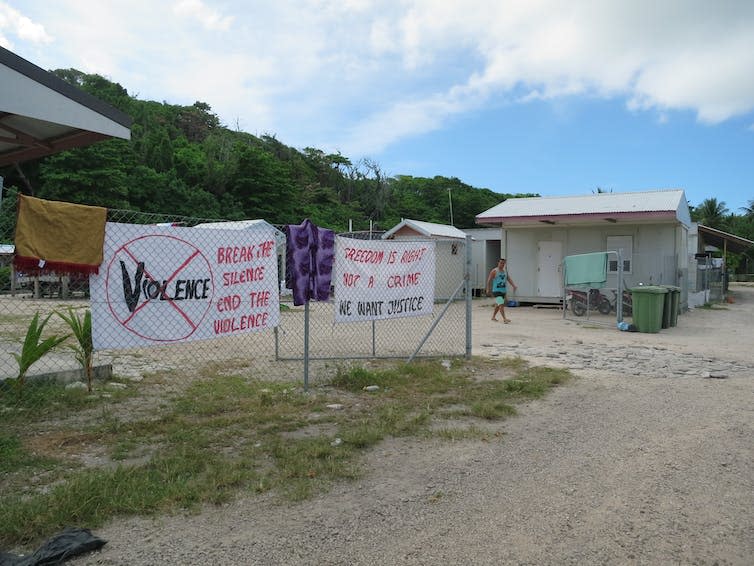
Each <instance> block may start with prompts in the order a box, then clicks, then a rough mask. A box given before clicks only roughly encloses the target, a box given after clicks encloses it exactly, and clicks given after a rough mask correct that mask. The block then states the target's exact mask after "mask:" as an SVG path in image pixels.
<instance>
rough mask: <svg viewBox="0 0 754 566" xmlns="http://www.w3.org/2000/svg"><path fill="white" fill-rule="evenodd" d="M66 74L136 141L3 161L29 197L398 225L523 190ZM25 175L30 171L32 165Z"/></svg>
mask: <svg viewBox="0 0 754 566" xmlns="http://www.w3.org/2000/svg"><path fill="white" fill-rule="evenodd" d="M55 73H56V74H57V75H58V76H59V77H61V78H63V79H64V80H66V81H68V82H70V83H72V84H74V85H75V86H77V87H78V88H80V89H82V90H84V91H86V92H88V93H90V94H92V95H94V96H96V97H98V98H100V99H102V100H104V101H105V102H108V103H109V104H111V105H113V106H115V107H116V108H118V109H119V110H121V111H123V112H125V113H127V114H128V115H129V116H131V117H132V119H133V125H132V128H131V140H130V141H126V140H110V141H107V142H101V143H97V144H94V145H92V146H89V147H86V148H81V149H77V150H73V151H65V152H62V153H59V154H56V155H53V156H50V157H47V158H44V159H40V160H37V161H33V162H27V163H23V164H22V166H21V171H19V170H18V169H16V168H15V167H6V168H4V169H0V175H3V176H4V177H5V185H6V187H8V188H11V187H14V188H16V189H18V190H19V191H21V192H23V193H25V194H31V195H33V196H37V197H39V198H46V199H51V200H63V201H67V202H75V203H81V204H91V205H98V206H105V207H108V208H115V209H125V210H134V211H141V212H151V213H162V214H171V215H178V216H192V217H199V218H218V219H228V220H237V219H243V218H264V219H265V220H267V221H268V222H271V223H273V224H292V223H299V222H301V221H302V220H303V219H304V218H310V219H311V220H312V221H313V222H315V223H317V224H319V225H322V226H327V227H330V228H333V229H335V230H337V231H345V230H346V229H348V222H349V220H352V221H353V229H354V230H365V229H368V228H369V227H370V221H371V222H372V227H373V228H374V229H388V228H391V227H392V226H394V225H395V224H396V223H397V222H399V221H400V220H401V218H414V219H418V220H426V221H429V222H440V223H448V222H449V220H450V202H449V196H448V191H449V190H450V191H451V192H452V206H453V220H454V224H455V225H456V226H457V227H459V228H470V227H474V226H475V223H474V216H475V215H476V214H479V213H480V212H482V211H484V210H486V209H487V208H489V207H492V206H494V205H496V204H498V203H500V202H502V201H503V200H505V199H506V198H510V197H513V196H532V195H510V194H499V193H495V192H493V191H491V190H489V189H480V188H475V187H472V186H470V185H467V184H465V183H463V182H462V181H461V180H459V179H457V178H454V177H453V178H447V177H439V176H438V177H434V178H432V179H428V178H418V177H410V176H404V175H398V176H390V175H388V174H387V173H385V172H384V171H383V170H382V169H381V167H380V165H379V164H377V163H375V162H374V161H372V160H369V159H364V160H361V161H359V162H358V163H354V162H352V161H351V160H350V159H349V158H348V157H346V156H344V155H341V154H340V153H335V154H328V153H325V152H324V151H321V150H319V149H316V148H312V147H307V148H304V149H302V150H299V149H295V148H292V147H289V146H286V145H285V144H283V143H282V142H280V141H279V140H277V139H276V138H275V136H274V135H262V136H259V137H258V136H254V135H251V134H248V133H246V132H241V131H236V130H232V129H229V128H227V127H225V126H223V125H222V124H221V123H220V120H219V118H218V117H217V116H216V115H215V114H214V113H213V112H212V109H211V107H210V106H209V104H206V103H204V102H196V103H194V104H193V105H191V106H178V105H173V104H168V103H165V102H163V103H160V102H154V101H144V100H138V99H137V98H135V97H133V96H131V95H129V93H128V92H127V91H126V89H125V88H123V87H122V86H121V85H119V84H116V83H113V82H111V81H109V80H107V79H105V78H103V77H101V76H99V75H88V74H85V73H82V72H80V71H77V70H75V69H63V70H57V71H55ZM21 172H22V173H21Z"/></svg>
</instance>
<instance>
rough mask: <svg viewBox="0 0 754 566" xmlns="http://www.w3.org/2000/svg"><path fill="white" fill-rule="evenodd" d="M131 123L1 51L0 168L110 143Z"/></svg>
mask: <svg viewBox="0 0 754 566" xmlns="http://www.w3.org/2000/svg"><path fill="white" fill-rule="evenodd" d="M130 127H131V118H130V117H129V116H128V115H127V114H125V113H124V112H121V111H120V110H118V109H116V108H113V107H112V106H110V105H109V104H107V103H106V102H103V101H102V100H99V99H98V98H96V97H94V96H92V95H90V94H88V93H86V92H84V91H82V90H79V89H78V88H76V87H74V86H73V85H71V84H69V83H67V82H66V81H64V80H62V79H60V78H59V77H57V76H55V75H54V74H52V73H50V72H48V71H45V70H44V69H42V68H40V67H37V66H36V65H34V64H33V63H30V62H29V61H27V60H26V59H22V58H21V57H19V56H18V55H16V54H15V53H12V52H10V51H8V50H7V49H4V48H2V47H0V167H2V166H5V165H10V164H13V163H20V162H22V161H27V160H30V159H37V158H39V157H44V156H46V155H51V154H53V153H57V152H59V151H63V150H66V149H73V148H76V147H82V146H85V145H89V144H92V143H94V142H98V141H102V140H106V139H109V138H122V139H130V138H131V130H130Z"/></svg>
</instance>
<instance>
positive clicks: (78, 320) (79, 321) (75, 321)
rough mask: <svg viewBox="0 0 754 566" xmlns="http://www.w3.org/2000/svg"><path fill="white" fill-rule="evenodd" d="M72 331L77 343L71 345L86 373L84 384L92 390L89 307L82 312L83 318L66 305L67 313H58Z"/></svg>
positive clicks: (92, 351) (90, 312)
mask: <svg viewBox="0 0 754 566" xmlns="http://www.w3.org/2000/svg"><path fill="white" fill-rule="evenodd" d="M58 316H59V317H60V318H62V319H63V320H64V321H65V322H66V324H68V326H69V327H70V329H71V331H72V332H73V336H74V337H75V338H76V342H77V344H75V345H73V346H71V348H73V351H74V352H75V353H76V360H77V361H78V362H79V363H80V364H81V367H82V368H83V369H84V373H85V374H86V385H87V387H88V388H89V393H91V392H92V356H93V353H94V346H93V344H92V311H90V310H89V309H87V310H86V312H85V313H84V316H83V318H82V317H79V315H78V314H76V313H75V312H74V310H73V309H72V308H71V307H68V314H65V313H61V312H59V313H58Z"/></svg>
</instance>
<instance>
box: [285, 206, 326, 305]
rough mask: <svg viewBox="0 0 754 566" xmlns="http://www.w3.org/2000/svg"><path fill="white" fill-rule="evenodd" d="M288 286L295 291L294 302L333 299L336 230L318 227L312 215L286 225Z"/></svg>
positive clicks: (286, 281)
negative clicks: (310, 218) (332, 282)
mask: <svg viewBox="0 0 754 566" xmlns="http://www.w3.org/2000/svg"><path fill="white" fill-rule="evenodd" d="M285 235H286V237H287V241H286V250H285V257H286V266H285V285H286V287H288V288H289V289H291V290H292V291H293V304H294V305H296V306H298V305H303V304H304V303H306V301H308V300H310V299H314V300H315V301H326V300H328V299H329V298H330V283H331V280H332V267H333V263H334V261H335V232H333V231H332V230H328V229H326V228H318V227H317V226H316V225H315V224H314V223H313V222H312V221H311V220H309V219H308V218H307V219H306V220H304V221H303V222H302V223H301V224H288V225H287V226H286V227H285Z"/></svg>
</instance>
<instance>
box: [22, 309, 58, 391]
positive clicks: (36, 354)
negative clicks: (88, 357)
mask: <svg viewBox="0 0 754 566" xmlns="http://www.w3.org/2000/svg"><path fill="white" fill-rule="evenodd" d="M51 316H52V314H48V315H47V318H45V319H44V320H43V321H42V323H41V324H40V322H39V312H37V313H35V314H34V318H32V319H31V322H30V323H29V328H28V329H27V330H26V338H24V343H23V345H22V346H21V353H20V354H16V353H13V357H14V358H15V359H16V362H17V363H18V377H17V378H16V387H17V389H18V395H19V396H21V392H22V390H23V387H24V382H25V380H26V372H28V371H29V368H30V367H31V366H32V364H34V363H35V362H37V361H38V360H39V359H40V358H41V357H42V356H44V355H45V354H46V353H47V352H49V351H50V350H52V349H53V348H54V347H55V346H57V345H58V344H60V343H61V342H63V341H64V340H66V339H67V338H68V336H69V335H68V334H66V335H65V336H56V335H53V336H48V337H47V338H45V339H44V340H42V341H41V342H40V337H41V336H42V331H43V330H44V327H45V325H46V324H47V321H48V320H50V317H51Z"/></svg>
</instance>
